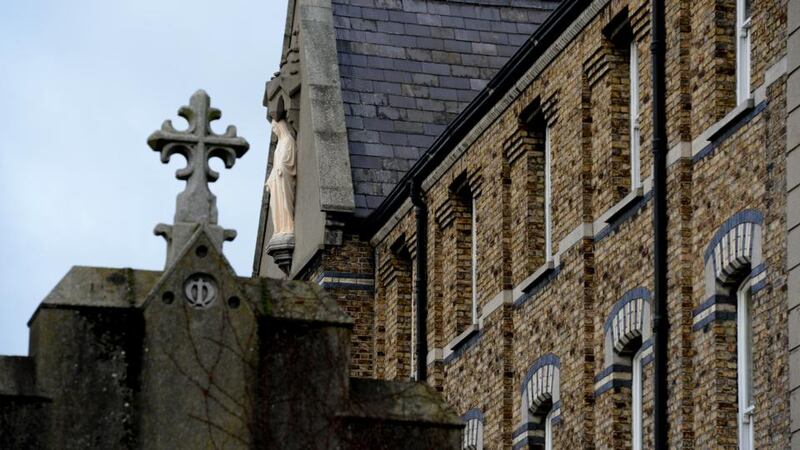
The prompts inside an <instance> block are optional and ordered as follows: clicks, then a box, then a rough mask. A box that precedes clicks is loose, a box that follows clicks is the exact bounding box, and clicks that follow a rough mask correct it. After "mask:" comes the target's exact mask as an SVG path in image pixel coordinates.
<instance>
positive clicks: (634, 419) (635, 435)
mask: <svg viewBox="0 0 800 450" xmlns="http://www.w3.org/2000/svg"><path fill="white" fill-rule="evenodd" d="M643 354H644V351H643V349H642V348H641V347H640V348H639V350H638V351H637V352H636V354H634V355H633V359H632V361H631V364H632V366H633V367H632V374H631V449H632V450H642V449H643V448H644V446H643V441H644V439H643V438H644V431H643V427H642V423H643V421H642V417H643V416H642V398H643V397H642V355H643Z"/></svg>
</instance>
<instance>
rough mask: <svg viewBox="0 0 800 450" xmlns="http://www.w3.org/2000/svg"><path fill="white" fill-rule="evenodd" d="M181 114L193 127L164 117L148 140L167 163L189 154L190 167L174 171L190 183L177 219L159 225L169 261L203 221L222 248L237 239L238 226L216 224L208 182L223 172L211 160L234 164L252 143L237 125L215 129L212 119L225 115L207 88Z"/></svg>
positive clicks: (180, 198)
mask: <svg viewBox="0 0 800 450" xmlns="http://www.w3.org/2000/svg"><path fill="white" fill-rule="evenodd" d="M178 115H179V116H181V117H183V118H184V119H186V121H187V122H188V124H189V127H188V128H187V129H186V130H185V131H179V130H176V129H175V127H173V126H172V121H171V120H165V121H164V123H163V124H162V125H161V129H160V130H158V131H156V132H154V133H153V134H151V135H150V137H149V138H147V144H148V145H149V146H150V148H152V149H153V150H154V151H157V152H160V153H161V162H163V163H164V164H166V163H168V162H169V160H170V158H171V157H172V155H174V154H179V155H181V156H183V157H184V158H186V167H184V168H182V169H179V170H178V171H177V172H176V173H175V176H176V177H177V178H178V179H179V180H186V188H185V189H184V191H183V192H181V193H180V194H178V199H177V204H176V208H175V224H174V225H165V224H159V225H157V226H156V229H155V234H156V235H158V236H163V237H164V238H165V239H166V240H167V266H169V265H170V263H171V262H172V261H174V260H175V258H176V257H177V256H178V254H180V251H181V250H182V249H183V247H184V246H185V245H186V244H187V243H188V241H189V239H190V238H191V236H192V235H193V234H194V232H195V230H196V229H197V228H198V227H199V226H203V227H205V228H206V231H207V232H208V234H209V236H210V237H211V239H212V240H213V241H214V242H215V244H217V245H218V248H219V249H220V251H221V250H222V242H223V241H232V240H233V239H234V238H235V237H236V231H234V230H225V229H223V228H222V227H220V226H219V225H217V215H218V213H217V197H216V196H215V195H214V194H213V193H212V192H211V191H210V190H209V188H208V183H213V182H214V181H216V180H217V178H219V173H217V172H215V171H214V170H212V169H211V167H210V166H209V164H208V162H209V160H210V159H211V158H219V159H221V160H222V161H223V163H224V164H225V167H226V168H228V169H230V168H231V167H233V165H234V163H235V162H236V159H237V158H241V157H242V156H243V155H244V154H245V153H246V152H247V150H248V149H249V148H250V144H248V143H247V141H246V140H245V139H244V138H241V137H239V136H237V135H236V127H234V126H233V125H230V126H228V129H227V130H226V131H225V134H221V135H219V134H215V133H214V132H213V131H212V130H211V122H212V121H214V120H217V119H219V118H220V117H222V113H221V112H220V110H219V109H217V108H212V107H211V99H210V98H209V96H208V94H206V92H205V91H203V90H199V91H197V92H195V93H194V95H192V98H191V100H190V101H189V106H182V107H181V108H180V109H179V110H178Z"/></svg>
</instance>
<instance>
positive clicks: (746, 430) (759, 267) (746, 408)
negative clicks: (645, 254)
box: [692, 2, 767, 450]
mask: <svg viewBox="0 0 800 450" xmlns="http://www.w3.org/2000/svg"><path fill="white" fill-rule="evenodd" d="M740 3H741V2H740ZM748 3H749V2H748ZM747 7H748V8H749V6H747ZM762 225H763V216H762V214H761V213H760V212H759V211H756V210H745V211H741V212H739V213H737V214H734V215H733V216H732V217H731V218H729V219H728V220H727V221H725V223H724V224H723V225H722V226H721V227H720V229H719V230H718V231H717V233H716V234H715V235H714V237H713V238H712V239H711V242H710V243H709V245H708V248H707V249H706V253H705V270H706V293H707V296H708V298H707V300H706V301H704V302H703V303H702V304H701V305H700V306H699V307H697V308H696V309H695V311H694V324H693V327H692V328H693V329H694V330H695V331H699V330H707V329H708V326H710V324H711V323H713V322H722V323H726V322H727V323H728V324H730V323H731V322H730V321H735V324H736V388H737V389H736V398H733V396H732V393H730V392H729V391H720V392H717V394H716V395H717V397H718V398H719V399H720V400H719V402H718V403H717V404H715V405H713V406H714V407H715V408H716V409H718V410H720V411H721V413H723V414H730V415H731V416H732V415H733V413H734V408H733V405H736V407H735V412H736V416H735V417H736V424H737V434H738V441H739V449H742V450H751V449H752V448H753V435H754V433H753V431H754V427H755V414H754V413H755V410H756V404H755V400H754V398H755V396H754V382H753V380H754V371H753V345H754V343H753V320H754V317H753V300H752V296H753V293H755V292H757V291H758V290H760V289H763V288H764V286H765V283H766V273H767V268H766V266H765V265H764V264H763V262H762V254H761V244H762V240H763V236H762V229H763V226H762ZM727 326H728V327H729V326H730V325H727ZM732 356H733V355H721V356H720V358H722V360H727V358H728V357H732ZM711 376H716V377H730V375H728V374H726V373H724V372H719V373H713V374H712V375H711Z"/></svg>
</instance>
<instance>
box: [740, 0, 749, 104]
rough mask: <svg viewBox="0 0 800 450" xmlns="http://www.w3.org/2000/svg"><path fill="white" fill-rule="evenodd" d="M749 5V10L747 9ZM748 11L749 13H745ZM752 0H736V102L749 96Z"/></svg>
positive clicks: (742, 100) (741, 101)
mask: <svg viewBox="0 0 800 450" xmlns="http://www.w3.org/2000/svg"><path fill="white" fill-rule="evenodd" d="M747 6H750V11H747V9H748V8H747ZM747 13H749V14H747ZM751 17H752V0H736V103H737V104H741V103H743V102H744V101H745V100H747V99H749V98H750V97H751V93H750V70H751V67H750V51H751V37H750V19H751Z"/></svg>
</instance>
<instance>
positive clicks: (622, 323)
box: [603, 287, 652, 353]
mask: <svg viewBox="0 0 800 450" xmlns="http://www.w3.org/2000/svg"><path fill="white" fill-rule="evenodd" d="M648 325H650V291H649V290H647V289H646V288H643V287H637V288H634V289H631V290H630V291H628V292H626V293H625V294H624V295H623V296H622V298H620V299H619V300H618V301H617V303H615V304H614V306H613V307H612V308H611V313H610V314H609V315H608V318H607V319H606V322H605V325H604V327H603V328H604V330H605V334H606V343H607V344H609V343H610V344H611V348H612V349H613V350H615V351H616V352H618V353H621V352H623V351H624V350H625V347H626V346H627V345H628V343H630V342H631V341H632V340H634V339H636V338H641V339H642V342H644V340H645V339H648V338H649V337H650V335H651V334H652V330H651V329H650V327H649V326H648ZM609 340H610V342H609Z"/></svg>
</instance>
